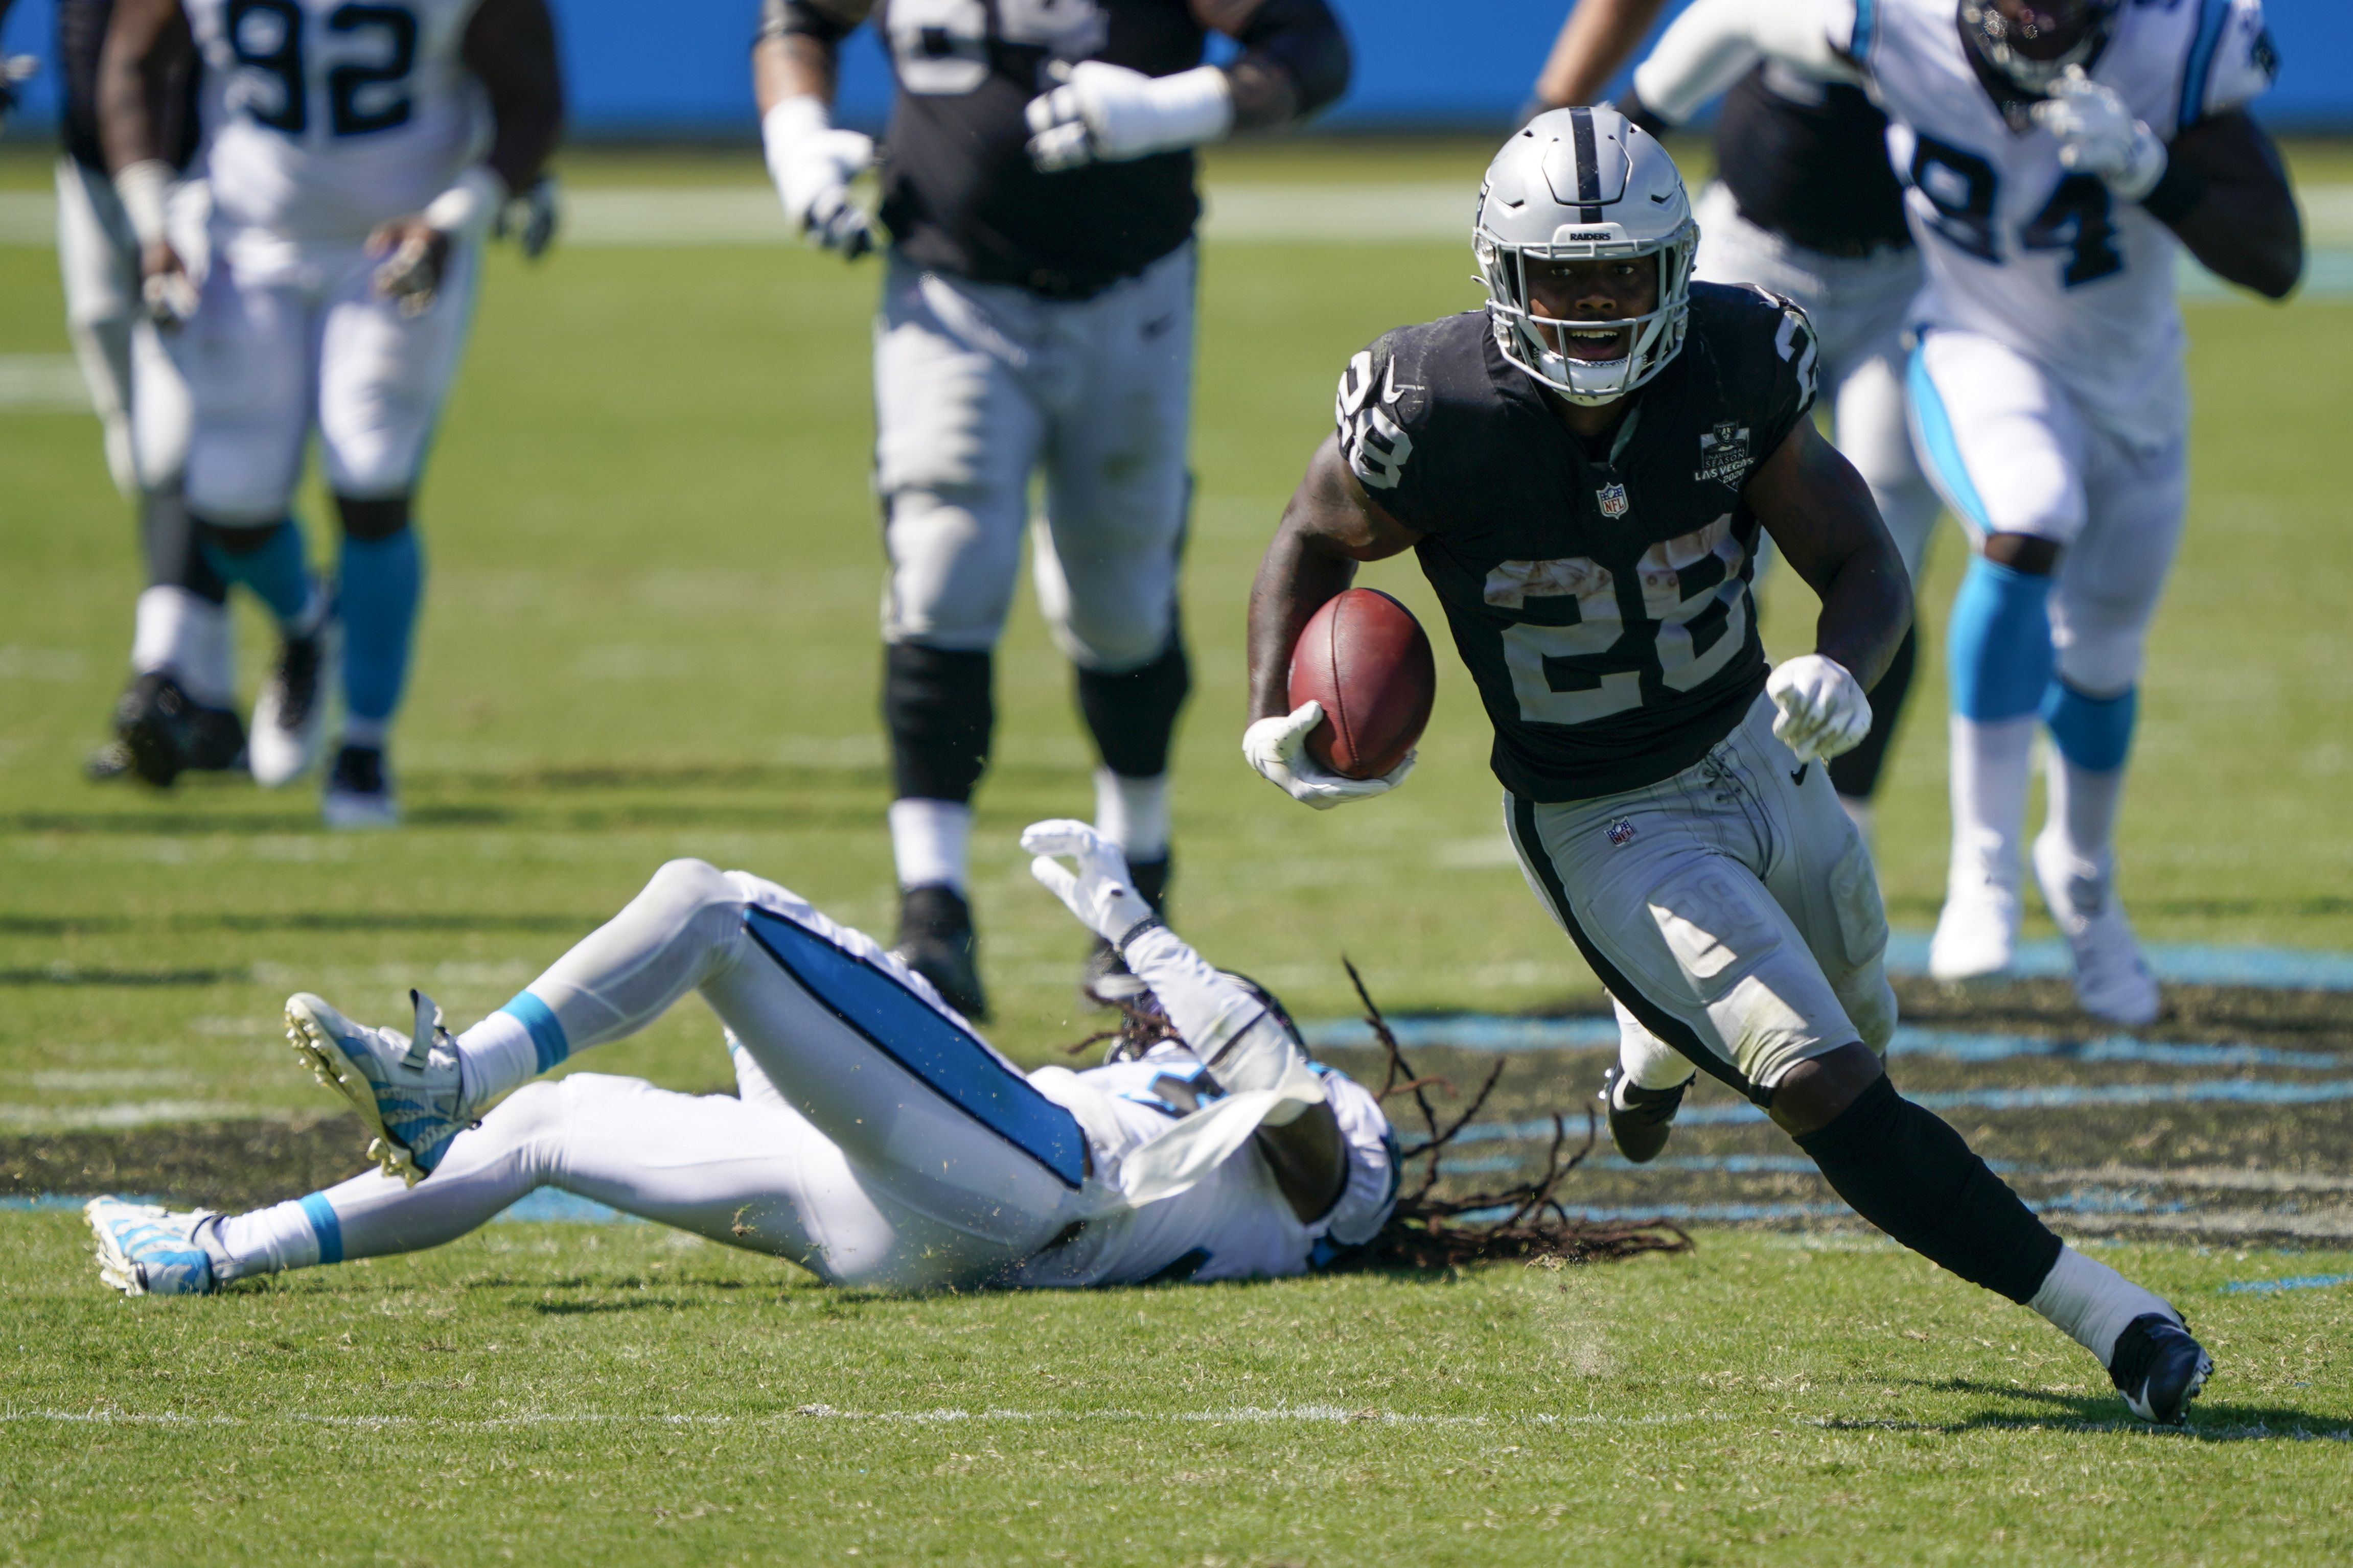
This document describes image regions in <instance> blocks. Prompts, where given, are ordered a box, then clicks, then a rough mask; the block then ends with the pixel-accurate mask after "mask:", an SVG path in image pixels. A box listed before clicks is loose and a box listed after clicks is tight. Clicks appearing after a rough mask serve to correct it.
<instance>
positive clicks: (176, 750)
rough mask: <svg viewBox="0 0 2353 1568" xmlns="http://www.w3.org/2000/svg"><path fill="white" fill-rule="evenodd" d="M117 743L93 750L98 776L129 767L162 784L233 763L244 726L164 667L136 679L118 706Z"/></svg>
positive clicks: (240, 754)
mask: <svg viewBox="0 0 2353 1568" xmlns="http://www.w3.org/2000/svg"><path fill="white" fill-rule="evenodd" d="M114 735H115V739H114V743H113V744H112V745H110V746H104V747H101V748H100V750H99V751H98V752H96V753H94V754H93V755H92V756H91V757H90V762H89V763H88V764H87V765H86V771H87V772H88V773H89V774H90V777H91V778H93V779H108V778H113V777H116V776H119V775H120V774H121V773H132V774H134V775H136V776H137V777H139V778H142V779H144V780H145V781H146V782H147V783H149V784H153V785H155V786H156V787H157V788H158V789H169V788H170V787H171V786H172V783H173V781H174V780H175V779H177V778H178V777H179V776H180V775H181V774H182V773H187V772H190V771H192V770H193V771H198V772H219V771H221V770H223V769H227V768H234V767H237V766H238V765H240V763H242V761H243V759H244V756H245V726H244V725H243V724H242V723H240V722H238V721H237V715H236V714H234V713H232V712H230V711H229V710H227V709H225V708H207V707H206V706H205V705H204V704H203V703H201V702H198V701H197V700H195V698H193V697H190V696H189V695H188V693H187V690H186V689H185V688H184V687H182V686H181V684H180V683H179V682H178V681H176V680H174V679H172V678H171V677H170V676H169V675H167V674H165V673H164V672H163V671H161V670H150V671H149V672H148V673H147V674H145V675H142V676H141V677H139V678H138V679H135V680H133V681H132V683H131V685H130V688H129V689H127V690H125V691H124V692H123V694H122V700H121V701H120V702H118V703H116V704H115V706H114Z"/></svg>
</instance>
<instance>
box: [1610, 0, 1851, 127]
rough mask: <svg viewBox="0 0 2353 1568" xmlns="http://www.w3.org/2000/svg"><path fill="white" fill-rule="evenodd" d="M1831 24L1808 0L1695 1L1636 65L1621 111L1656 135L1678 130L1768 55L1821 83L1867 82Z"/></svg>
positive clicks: (1621, 104)
mask: <svg viewBox="0 0 2353 1568" xmlns="http://www.w3.org/2000/svg"><path fill="white" fill-rule="evenodd" d="M1826 20H1827V17H1826V16H1825V14H1824V13H1823V12H1822V11H1821V10H1820V8H1819V7H1817V6H1816V5H1812V4H1810V3H1808V0H1696V3H1695V4H1694V5H1693V6H1692V7H1691V9H1689V10H1687V11H1685V12H1684V13H1683V15H1682V16H1678V17H1676V18H1675V21H1674V25H1673V26H1671V27H1669V28H1668V29H1667V30H1666V31H1665V32H1664V33H1663V34H1662V35H1661V36H1660V37H1659V42H1658V47H1656V48H1653V49H1652V50H1651V53H1650V57H1649V58H1646V59H1645V60H1643V62H1642V63H1641V66H1639V67H1638V68H1636V69H1635V71H1634V90H1633V91H1632V92H1631V93H1630V94H1629V95H1628V98H1627V100H1625V101H1623V102H1621V103H1620V105H1619V108H1620V110H1621V111H1623V112H1624V113H1625V114H1626V116H1627V118H1628V119H1630V120H1632V121H1635V122H1636V123H1637V124H1641V125H1644V126H1646V127H1649V128H1651V129H1653V130H1655V129H1657V128H1658V127H1660V126H1661V125H1680V124H1682V123H1683V121H1686V120H1689V119H1690V118H1691V117H1692V116H1693V115H1694V114H1696V113H1697V112H1699V110H1700V109H1701V107H1702V106H1703V105H1704V104H1705V103H1706V102H1707V101H1708V100H1710V99H1712V98H1714V97H1715V96H1716V94H1718V93H1720V92H1723V91H1724V90H1725V89H1727V88H1729V87H1731V86H1732V84H1733V83H1734V82H1736V81H1738V80H1739V79H1741V78H1742V77H1743V76H1746V74H1747V73H1748V71H1749V70H1750V69H1751V68H1753V67H1754V66H1755V65H1756V64H1757V61H1758V60H1760V59H1766V58H1771V59H1777V60H1779V61H1780V62H1781V63H1782V64H1783V65H1786V66H1788V67H1789V68H1792V69H1793V70H1797V71H1799V72H1801V73H1803V74H1804V75H1807V76H1810V77H1812V78H1814V79H1817V80H1820V81H1859V80H1861V79H1862V78H1861V75H1860V73H1859V72H1858V71H1857V70H1856V69H1855V68H1854V65H1853V62H1852V61H1851V60H1849V59H1847V58H1845V57H1844V56H1842V55H1841V54H1840V53H1839V52H1838V48H1837V47H1836V46H1835V45H1834V44H1833V42H1832V40H1831V35H1830V32H1829V30H1828V28H1827V26H1825V22H1826Z"/></svg>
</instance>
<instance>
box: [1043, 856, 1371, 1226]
mask: <svg viewBox="0 0 2353 1568" xmlns="http://www.w3.org/2000/svg"><path fill="white" fill-rule="evenodd" d="M1021 847H1022V848H1024V849H1027V850H1029V852H1030V854H1032V855H1034V856H1036V857H1037V858H1036V859H1034V860H1032V861H1031V862H1030V863H1029V873H1030V875H1031V876H1033V877H1035V878H1037V879H1038V881H1039V885H1041V886H1042V887H1044V888H1045V889H1046V890H1047V891H1049V892H1050V893H1052V894H1053V895H1054V896H1055V897H1056V898H1058V899H1060V900H1062V902H1063V904H1064V905H1065V906H1067V907H1068V908H1069V910H1070V911H1071V913H1072V914H1074V915H1076V916H1078V918H1079V922H1080V923H1081V924H1082V925H1083V926H1085V927H1086V928H1087V929H1088V930H1089V931H1093V932H1094V933H1095V934H1096V935H1097V936H1100V937H1102V938H1103V940H1104V941H1105V942H1110V943H1111V944H1112V945H1113V947H1115V948H1117V949H1118V950H1119V952H1120V956H1121V957H1122V958H1124V959H1125V960H1126V961H1127V964H1128V967H1129V968H1131V969H1133V970H1134V971H1135V973H1136V974H1137V975H1138V976H1139V977H1140V978H1141V979H1142V980H1143V981H1144V983H1145V984H1147V985H1149V986H1151V987H1152V994H1153V995H1155V997H1157V998H1158V999H1159V1002H1160V1005H1161V1008H1162V1010H1163V1011H1165V1012H1166V1014H1167V1015H1168V1022H1169V1023H1170V1024H1172V1025H1174V1026H1176V1033H1177V1035H1178V1036H1179V1037H1181V1038H1182V1039H1183V1040H1184V1042H1185V1044H1186V1045H1187V1047H1189V1048H1190V1049H1191V1050H1192V1052H1193V1054H1194V1055H1196V1056H1198V1057H1199V1058H1201V1060H1202V1061H1204V1062H1206V1063H1207V1064H1208V1068H1209V1070H1210V1072H1211V1073H1213V1074H1214V1075H1216V1077H1217V1079H1218V1082H1219V1085H1220V1086H1221V1087H1222V1088H1224V1089H1226V1090H1228V1091H1229V1092H1230V1093H1235V1094H1250V1093H1255V1092H1261V1091H1271V1094H1272V1095H1273V1096H1279V1097H1280V1098H1279V1099H1278V1100H1276V1103H1275V1104H1274V1105H1273V1106H1272V1107H1271V1109H1269V1110H1267V1111H1266V1112H1265V1120H1263V1121H1261V1122H1260V1123H1259V1126H1258V1131H1257V1134H1256V1136H1257V1139H1258V1143H1259V1148H1260V1151H1261V1152H1262V1153H1263V1154H1264V1155H1265V1157H1266V1162H1267V1164H1268V1167H1269V1168H1270V1169H1271V1171H1272V1172H1273V1173H1274V1179H1275V1184H1276V1186H1278V1187H1279V1188H1281V1189H1282V1195H1283V1199H1284V1201H1286V1202H1287V1203H1289V1204H1290V1205H1291V1207H1292V1212H1293V1213H1294V1214H1296V1215H1298V1216H1299V1217H1300V1218H1301V1219H1302V1220H1306V1221H1314V1220H1316V1219H1319V1218H1321V1217H1322V1216H1323V1215H1326V1214H1329V1213H1330V1212H1331V1210H1332V1205H1334V1204H1335V1203H1337V1202H1339V1201H1340V1191H1341V1188H1342V1187H1343V1186H1345V1184H1346V1183H1347V1179H1348V1169H1347V1165H1348V1153H1347V1140H1346V1139H1345V1137H1344V1136H1343V1135H1342V1133H1341V1131H1340V1119H1339V1117H1338V1115H1337V1114H1336V1113H1335V1112H1334V1110H1332V1105H1331V1101H1330V1100H1327V1099H1326V1098H1325V1096H1324V1085H1323V1080H1322V1079H1319V1078H1318V1077H1317V1076H1316V1074H1315V1072H1314V1068H1311V1067H1310V1066H1309V1065H1308V1059H1307V1053H1306V1051H1305V1050H1304V1049H1303V1048H1302V1047H1301V1045H1300V1042H1299V1039H1298V1037H1296V1036H1295V1035H1293V1033H1292V1032H1291V1031H1290V1030H1289V1029H1288V1028H1287V1027H1286V1026H1284V1025H1283V1022H1282V1019H1280V1018H1279V1017H1277V1016H1276V1015H1275V1012H1274V1010H1273V1009H1272V1008H1271V1007H1269V1006H1268V1005H1267V1004H1266V1001H1265V999H1264V998H1263V997H1262V996H1260V995H1256V994H1252V993H1251V992H1250V989H1249V988H1248V987H1246V986H1244V985H1243V984H1240V982H1239V981H1237V980H1236V979H1234V977H1233V976H1231V975H1229V974H1227V973H1224V972H1223V971H1221V970H1219V968H1218V967H1217V966H1216V965H1214V964H1212V963H1209V961H1208V960H1207V959H1205V958H1203V957H1202V956H1201V955H1200V953H1198V952H1196V951H1194V949H1193V947H1192V945H1191V944H1190V943H1189V942H1186V940H1185V939H1184V938H1183V937H1180V936H1178V935H1177V934H1176V932H1175V931H1170V930H1169V929H1168V928H1167V927H1166V925H1163V924H1162V923H1161V921H1160V917H1159V916H1158V915H1156V914H1155V913H1153V911H1152V906H1151V905H1150V904H1148V903H1146V902H1145V900H1144V895H1143V894H1141V893H1139V892H1137V891H1136V890H1135V884H1134V881H1132V880H1131V879H1130V878H1129V876H1128V870H1127V858H1126V857H1125V856H1124V855H1123V854H1122V853H1121V852H1120V848H1119V846H1118V845H1116V844H1113V842H1111V841H1110V840H1109V839H1107V838H1105V837H1103V835H1102V834H1100V833H1098V832H1096V831H1095V830H1094V828H1093V827H1092V826H1089V825H1088V824H1086V823H1083V822H1073V821H1070V820H1068V819H1062V818H1058V819H1055V820H1052V821H1048V822H1033V823H1031V824H1030V825H1029V826H1028V827H1027V828H1025V829H1023V830H1022V834H1021ZM1064 859H1068V860H1070V861H1071V866H1072V867H1075V870H1073V869H1072V868H1071V867H1065V866H1064V865H1063V864H1062V863H1061V862H1062V860H1064Z"/></svg>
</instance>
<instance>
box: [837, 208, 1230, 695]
mask: <svg viewBox="0 0 2353 1568" xmlns="http://www.w3.org/2000/svg"><path fill="white" fill-rule="evenodd" d="M1193 289H1194V252H1193V247H1192V245H1191V244H1190V243H1187V244H1186V245H1184V246H1183V247H1179V248H1178V249H1176V250H1175V251H1173V252H1171V253H1170V254H1169V255H1167V256H1165V257H1162V258H1160V259H1159V260H1157V261H1155V262H1154V263H1153V264H1152V265H1151V266H1149V267H1147V268H1145V269H1144V271H1143V272H1142V273H1141V274H1139V275H1138V276H1136V277H1134V278H1130V279H1124V280H1123V281H1121V282H1118V283H1115V284H1113V285H1112V287H1110V288H1109V289H1104V290H1103V292H1102V293H1100V294H1097V295H1094V296H1093V297H1092V298H1090V299H1085V300H1050V299H1047V298H1045V297H1043V296H1041V295H1038V294H1033V293H1031V292H1030V291H1029V290H1028V289H1017V288H1014V287H1011V286H1009V285H1006V284H997V283H976V282H973V281H971V280H970V279H962V278H953V277H949V276H947V275H946V274H944V273H938V272H927V271H924V270H923V268H918V267H915V266H913V265H912V264H910V263H909V262H908V261H906V260H905V258H902V257H900V256H898V255H896V254H893V255H892V258H891V263H890V268H889V271H888V273H887V275H886V277H885V279H884V280H883V285H882V310H881V316H880V317H879V318H878V319H877V320H876V321H875V324H874V420H875V432H874V483H875V488H876V489H878V490H880V491H881V497H882V508H883V514H884V517H883V542H884V544H885V546H886V547H887V549H888V550H889V552H890V556H891V575H890V580H889V583H888V584H887V585H886V587H885V589H884V591H883V601H882V637H883V640H884V641H885V642H891V643H913V644H915V645H917V646H919V647H934V648H944V649H947V650H950V651H958V652H979V651H982V650H985V649H987V648H991V647H995V646H996V645H997V634H998V633H999V632H1001V631H1002V630H1003V629H1004V626H1005V617H1006V615H1007V612H1008V610H1009V609H1010V608H1011V606H1012V604H1013V590H1014V588H1015V586H1016V584H1018V581H1019V579H1020V575H1021V542H1022V538H1023V535H1024V534H1025V532H1026V533H1027V534H1028V535H1029V540H1030V549H1031V551H1032V552H1033V556H1032V563H1031V575H1032V577H1033V578H1034V579H1035V581H1036V584H1037V589H1038V604H1039V609H1040V610H1042V611H1043V612H1044V614H1045V616H1046V623H1047V627H1048V630H1050V632H1051V633H1052V634H1053V637H1054V641H1055V643H1056V645H1057V646H1058V647H1060V649H1061V650H1062V652H1063V654H1064V655H1066V656H1067V657H1068V658H1070V659H1071V661H1072V662H1073V663H1075V664H1077V665H1079V666H1080V667H1081V668H1085V669H1092V670H1100V671H1103V672H1104V673H1106V674H1113V675H1116V674H1120V673H1122V672H1124V671H1126V670H1131V669H1135V668H1140V667H1142V666H1144V665H1145V664H1149V663H1150V662H1151V661H1152V660H1154V659H1155V658H1158V657H1160V655H1161V654H1162V653H1163V652H1165V651H1166V649H1167V647H1168V639H1169V636H1170V633H1171V632H1172V630H1173V629H1174V627H1175V616H1176V570H1177V564H1178V561H1179V558H1180V556H1181V554H1182V552H1183V549H1184V542H1185V517H1186V506H1187V499H1188V492H1189V490H1190V488H1191V480H1190V478H1189V476H1188V471H1187V467H1186V440H1187V427H1188V425H1189V422H1190V419H1191V416H1192V402H1193ZM1040 471H1042V473H1043V476H1044V479H1045V484H1044V492H1045V496H1044V500H1045V504H1044V507H1043V509H1042V510H1041V511H1040V512H1039V516H1038V518H1037V520H1036V521H1035V522H1034V524H1033V523H1032V521H1031V520H1030V506H1029V481H1030V477H1031V476H1032V475H1033V474H1037V473H1039V472H1040Z"/></svg>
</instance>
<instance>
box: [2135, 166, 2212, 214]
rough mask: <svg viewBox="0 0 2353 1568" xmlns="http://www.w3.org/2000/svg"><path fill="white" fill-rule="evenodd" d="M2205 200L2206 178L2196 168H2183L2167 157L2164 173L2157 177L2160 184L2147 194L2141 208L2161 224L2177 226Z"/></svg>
mask: <svg viewBox="0 0 2353 1568" xmlns="http://www.w3.org/2000/svg"><path fill="white" fill-rule="evenodd" d="M2205 199H2206V176H2205V175H2203V174H2200V173H2199V172H2198V171H2197V170H2195V169H2187V168H2184V167H2182V165H2181V164H2180V163H2179V161H2178V160H2174V159H2170V158H2168V160H2167V161H2166V164H2165V173H2164V174H2160V175H2158V180H2157V184H2155V185H2154V186H2152V187H2150V190H2149V193H2148V195H2145V196H2143V197H2141V199H2140V205H2142V206H2143V207H2144V208H2146V209H2147V212H2148V216H2151V217H2153V218H2155V219H2157V221H2158V222H2159V223H2163V224H2176V223H2179V222H2180V221H2181V220H2182V219H2183V218H2186V217H2188V216H2189V215H2190V213H2191V212H2193V211H2195V210H2196V208H2197V206H2198V204H2199V203H2200V202H2201V201H2204V200H2205Z"/></svg>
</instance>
